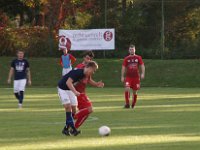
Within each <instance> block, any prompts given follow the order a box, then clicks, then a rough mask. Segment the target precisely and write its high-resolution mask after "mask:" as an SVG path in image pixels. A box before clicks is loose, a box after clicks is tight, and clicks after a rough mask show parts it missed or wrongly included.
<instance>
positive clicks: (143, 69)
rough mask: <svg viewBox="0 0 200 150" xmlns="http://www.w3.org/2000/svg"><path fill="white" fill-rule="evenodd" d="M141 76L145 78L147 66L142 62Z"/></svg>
mask: <svg viewBox="0 0 200 150" xmlns="http://www.w3.org/2000/svg"><path fill="white" fill-rule="evenodd" d="M140 72H141V73H140V77H141V79H144V77H145V66H144V64H142V65H140Z"/></svg>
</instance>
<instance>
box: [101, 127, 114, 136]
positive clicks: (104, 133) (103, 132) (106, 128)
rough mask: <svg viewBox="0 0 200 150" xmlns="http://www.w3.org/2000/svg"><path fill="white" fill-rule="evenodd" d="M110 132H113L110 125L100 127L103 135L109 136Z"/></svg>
mask: <svg viewBox="0 0 200 150" xmlns="http://www.w3.org/2000/svg"><path fill="white" fill-rule="evenodd" d="M110 132H111V130H110V128H109V127H108V126H101V127H100V128H99V135H101V136H109V135H110Z"/></svg>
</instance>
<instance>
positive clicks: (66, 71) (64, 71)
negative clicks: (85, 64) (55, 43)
mask: <svg viewBox="0 0 200 150" xmlns="http://www.w3.org/2000/svg"><path fill="white" fill-rule="evenodd" d="M71 70H72V68H63V69H62V76H64V75H66V74H68V73H69V72H70V71H71Z"/></svg>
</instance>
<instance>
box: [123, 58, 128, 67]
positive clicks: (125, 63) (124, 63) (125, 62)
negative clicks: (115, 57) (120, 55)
mask: <svg viewBox="0 0 200 150" xmlns="http://www.w3.org/2000/svg"><path fill="white" fill-rule="evenodd" d="M126 59H127V57H125V58H124V61H123V63H122V66H124V67H126V66H127V61H126Z"/></svg>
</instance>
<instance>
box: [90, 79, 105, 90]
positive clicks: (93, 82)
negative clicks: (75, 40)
mask: <svg viewBox="0 0 200 150" xmlns="http://www.w3.org/2000/svg"><path fill="white" fill-rule="evenodd" d="M89 84H90V85H92V86H96V87H99V88H103V87H104V83H103V82H102V81H98V82H96V81H94V80H92V79H90V80H89Z"/></svg>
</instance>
